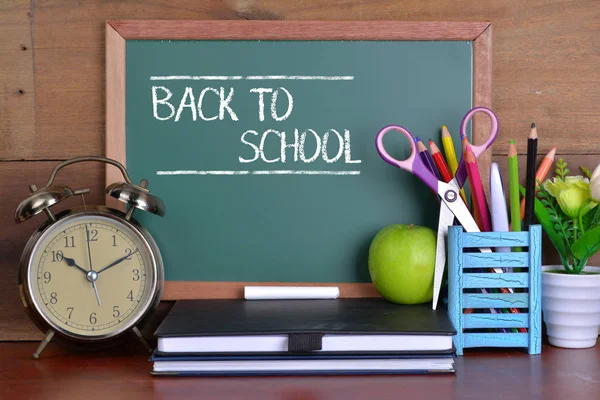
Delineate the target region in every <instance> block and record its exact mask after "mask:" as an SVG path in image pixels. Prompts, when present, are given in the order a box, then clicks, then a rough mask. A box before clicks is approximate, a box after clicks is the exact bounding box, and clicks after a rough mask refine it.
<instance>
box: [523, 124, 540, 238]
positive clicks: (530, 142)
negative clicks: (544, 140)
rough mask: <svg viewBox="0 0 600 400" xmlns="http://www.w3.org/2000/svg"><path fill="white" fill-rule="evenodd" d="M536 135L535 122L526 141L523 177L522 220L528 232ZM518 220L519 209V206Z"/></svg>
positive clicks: (531, 218) (533, 197) (533, 178)
mask: <svg viewBox="0 0 600 400" xmlns="http://www.w3.org/2000/svg"><path fill="white" fill-rule="evenodd" d="M537 145H538V135H537V129H536V128H535V122H534V123H532V124H531V131H530V132H529V139H527V174H526V175H525V177H526V181H525V216H524V218H523V229H524V230H526V231H528V230H529V226H530V225H531V223H532V222H533V201H534V199H535V186H536V185H535V164H536V158H537ZM519 218H521V208H520V206H519Z"/></svg>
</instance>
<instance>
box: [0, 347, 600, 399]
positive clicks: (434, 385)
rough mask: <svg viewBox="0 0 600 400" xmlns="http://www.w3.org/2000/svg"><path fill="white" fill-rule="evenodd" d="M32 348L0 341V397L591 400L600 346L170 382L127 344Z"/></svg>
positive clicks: (599, 374) (486, 352)
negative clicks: (428, 364)
mask: <svg viewBox="0 0 600 400" xmlns="http://www.w3.org/2000/svg"><path fill="white" fill-rule="evenodd" d="M36 347H37V343H34V342H21V343H15V342H13V343H0V399H12V398H20V399H29V398H32V399H34V398H35V399H39V398H44V399H69V400H75V399H86V400H91V399H96V398H111V397H112V398H115V399H117V398H127V399H138V398H140V399H141V398H144V399H151V398H152V399H154V398H156V399H163V398H165V399H167V398H168V399H177V398H202V399H230V398H241V399H244V400H249V399H254V398H257V399H262V400H268V399H293V400H301V399H311V400H315V399H344V400H347V399H355V398H360V399H372V400H379V399H383V398H406V399H435V400H442V399H461V400H465V399H478V400H481V399H486V400H490V399H542V398H543V399H544V400H550V399H563V400H565V399H566V400H576V399H597V398H598V397H599V396H600V394H599V393H600V391H599V389H600V388H599V383H600V346H596V347H595V348H593V349H585V350H565V349H557V348H553V347H550V346H548V345H544V348H543V354H542V355H540V356H528V355H527V354H525V353H523V352H520V351H516V350H473V351H470V352H469V353H468V354H467V356H466V357H460V358H458V359H457V363H456V365H457V373H456V374H455V375H422V376H421V375H419V376H415V375H412V376H345V377H273V378H267V377H246V378H239V377H238V378H198V377H193V378H190V377H187V378H176V377H160V378H157V377H156V378H155V377H152V376H150V374H149V372H150V370H151V368H152V364H151V363H150V362H149V361H148V356H147V354H144V353H143V352H141V350H140V351H138V350H137V349H138V347H137V346H136V344H129V345H126V346H123V347H122V348H120V349H113V350H110V351H109V352H106V353H75V352H73V351H66V350H65V349H62V348H60V347H59V346H58V345H56V344H55V343H52V344H50V345H49V346H48V348H47V349H46V350H45V352H44V353H43V354H42V357H41V358H40V360H38V361H34V360H32V359H31V354H32V353H33V351H34V350H35V349H36Z"/></svg>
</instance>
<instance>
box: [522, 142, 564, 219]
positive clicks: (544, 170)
mask: <svg viewBox="0 0 600 400" xmlns="http://www.w3.org/2000/svg"><path fill="white" fill-rule="evenodd" d="M555 155H556V147H553V148H552V150H550V151H549V152H548V154H546V156H545V157H544V159H543V160H542V162H541V163H540V166H539V167H538V169H537V173H536V174H535V187H536V188H537V187H538V186H539V183H538V182H544V179H546V175H548V171H550V167H552V164H553V163H554V156H555ZM520 211H521V219H523V218H524V217H525V199H521V210H520Z"/></svg>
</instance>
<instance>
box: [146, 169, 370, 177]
mask: <svg viewBox="0 0 600 400" xmlns="http://www.w3.org/2000/svg"><path fill="white" fill-rule="evenodd" d="M156 175H162V176H169V175H339V176H343V175H360V171H306V170H264V171H196V170H178V171H156Z"/></svg>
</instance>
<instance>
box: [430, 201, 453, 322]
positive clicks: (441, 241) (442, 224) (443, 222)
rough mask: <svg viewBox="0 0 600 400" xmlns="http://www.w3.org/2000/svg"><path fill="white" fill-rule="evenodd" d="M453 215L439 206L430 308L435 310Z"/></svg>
mask: <svg viewBox="0 0 600 400" xmlns="http://www.w3.org/2000/svg"><path fill="white" fill-rule="evenodd" d="M453 220H454V214H453V213H452V211H451V210H450V208H448V206H447V205H446V203H444V202H442V203H441V204H440V217H439V221H438V231H437V244H436V251H435V270H434V271H435V272H434V275H433V301H432V305H431V306H432V308H433V309H434V310H435V309H436V308H437V304H438V301H439V298H440V291H441V289H442V278H443V276H444V268H445V266H446V240H447V237H448V226H449V225H452V221H453Z"/></svg>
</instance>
